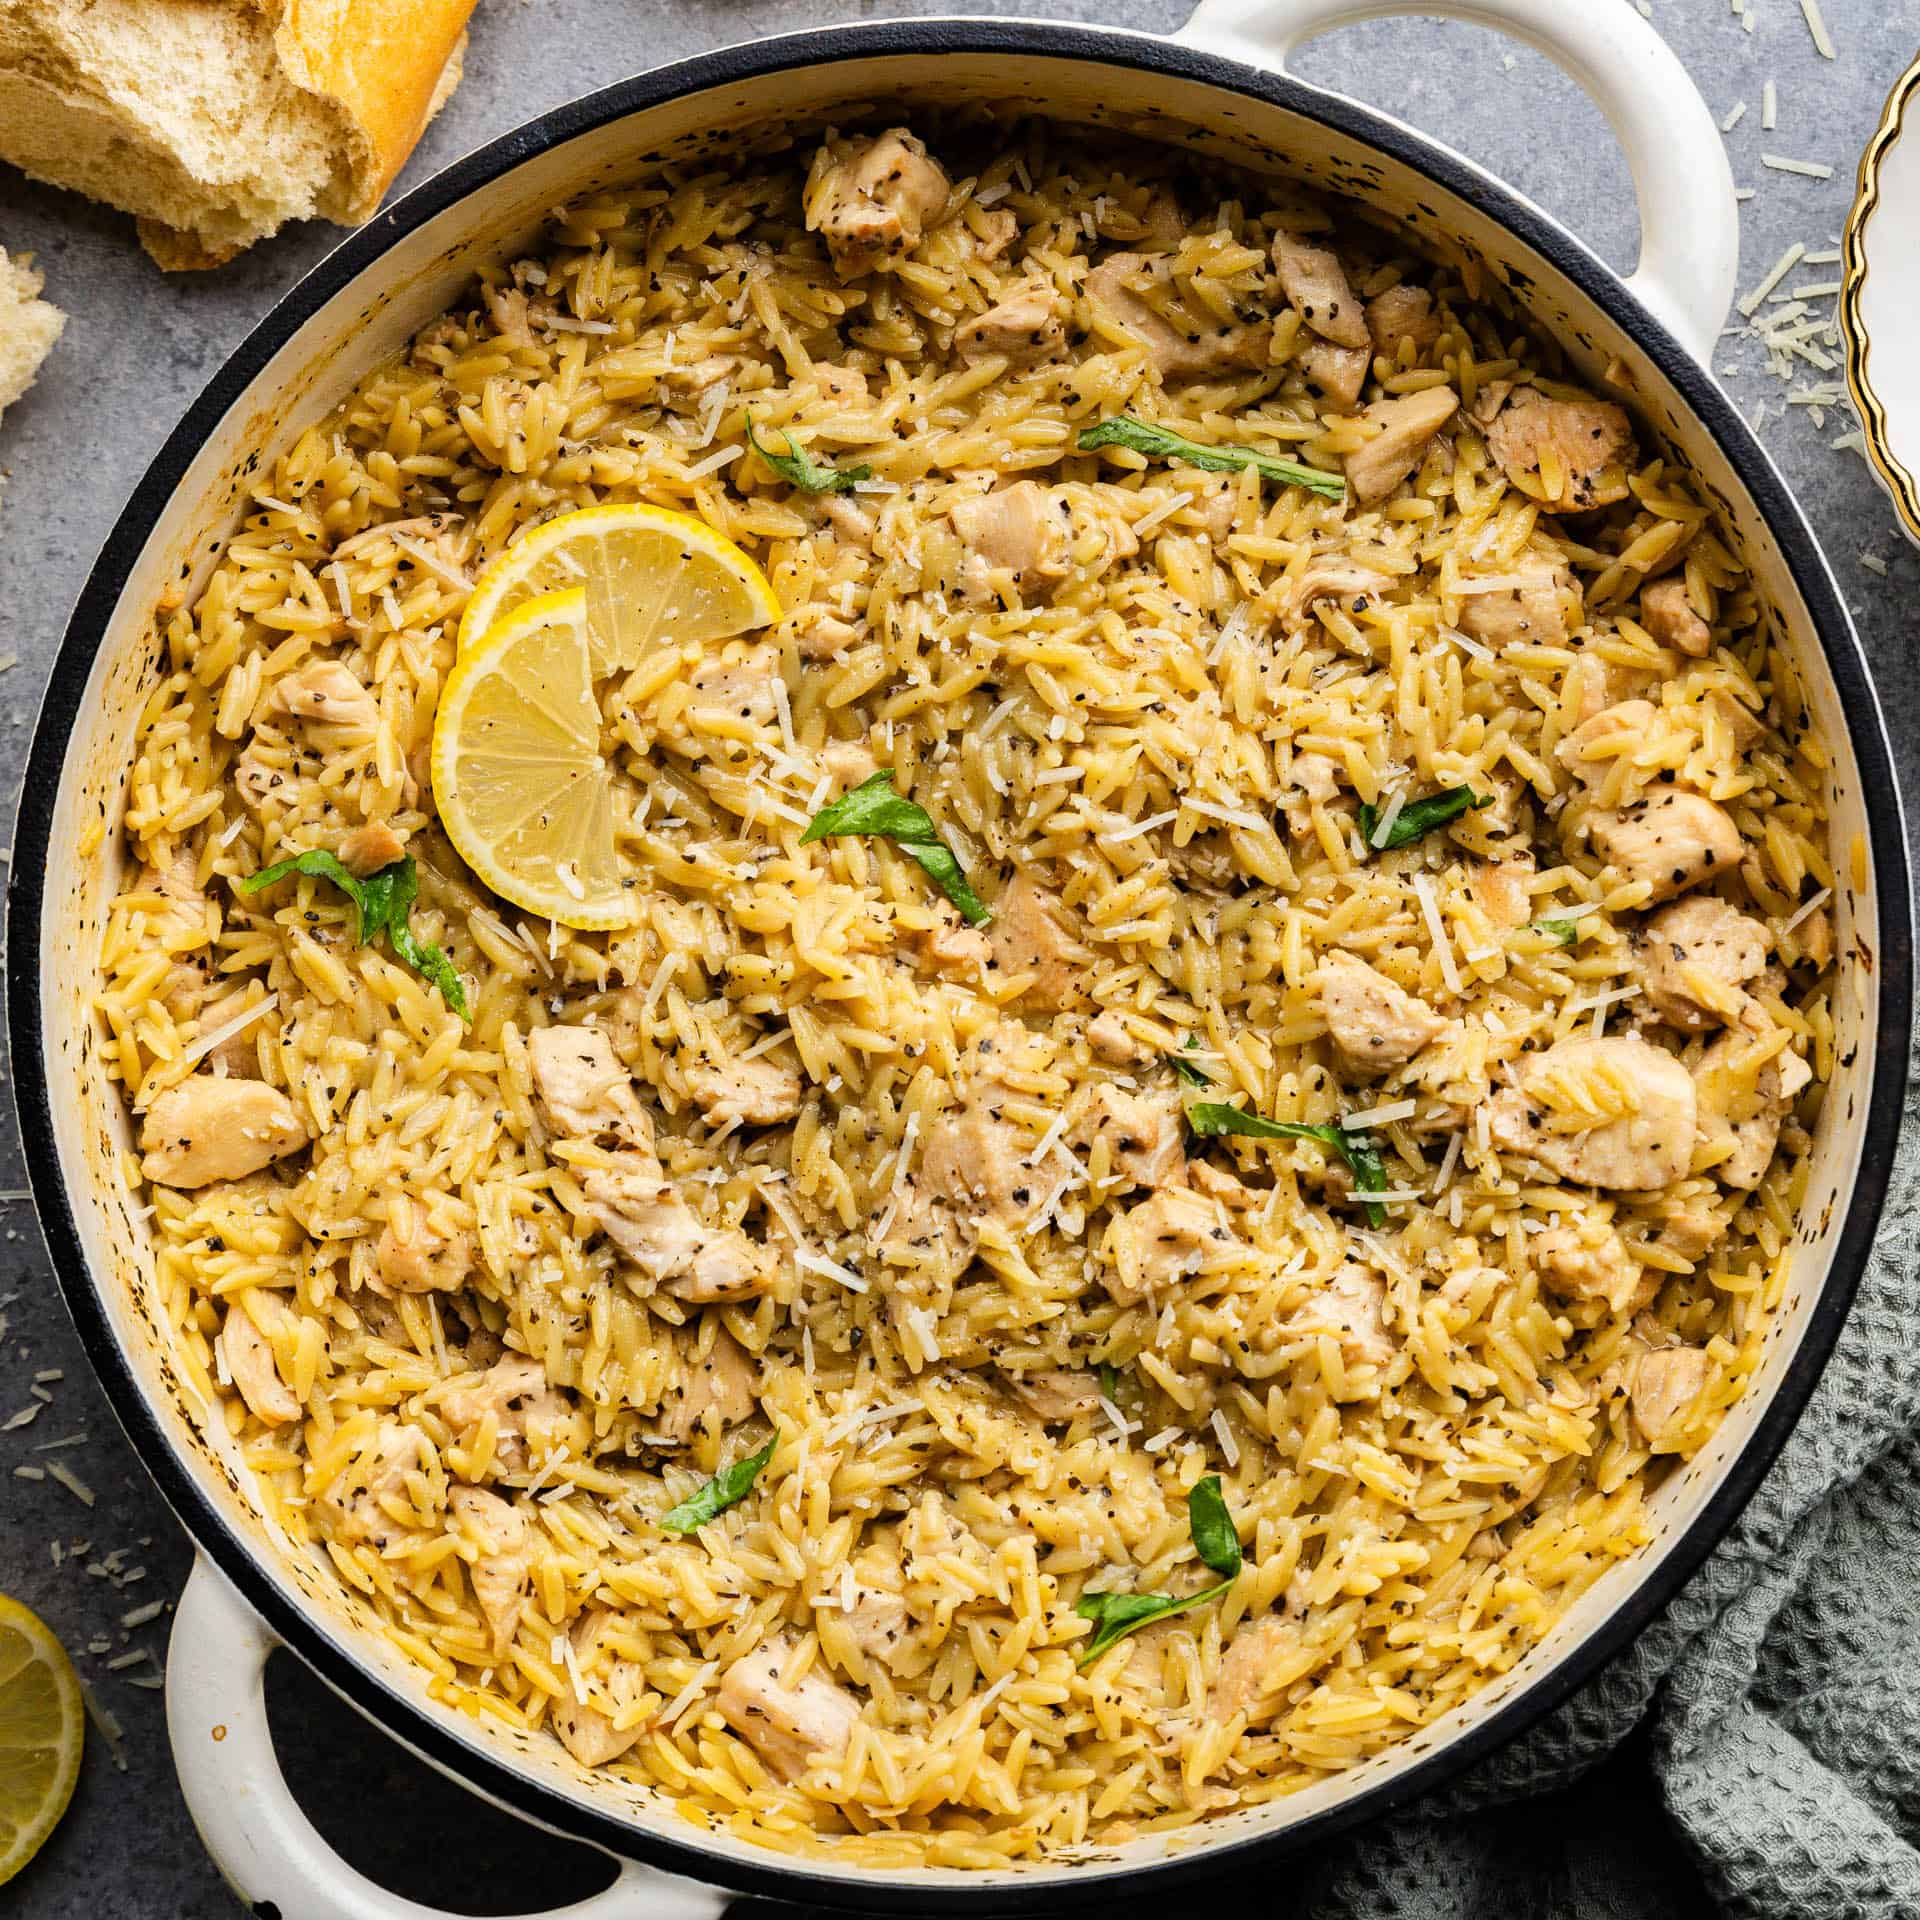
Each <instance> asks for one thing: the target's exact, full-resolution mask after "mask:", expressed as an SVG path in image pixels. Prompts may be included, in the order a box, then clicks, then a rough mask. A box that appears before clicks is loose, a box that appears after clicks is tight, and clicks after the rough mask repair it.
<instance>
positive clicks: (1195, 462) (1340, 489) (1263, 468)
mask: <svg viewBox="0 0 1920 1920" xmlns="http://www.w3.org/2000/svg"><path fill="white" fill-rule="evenodd" d="M1074 445H1075V446H1076V447H1078V448H1079V449H1080V451H1081V452H1082V453H1096V452H1098V451H1099V449H1100V448H1102V447H1128V448H1130V449H1131V450H1132V451H1133V452H1135V453H1144V454H1146V455H1147V456H1148V458H1149V459H1154V460H1178V461H1179V462H1180V463H1181V464H1182V465H1183V466H1189V467H1198V468H1199V469H1200V470H1201V471H1202V472H1203V473H1237V472H1238V471H1239V470H1240V469H1241V468H1243V467H1251V468H1252V469H1253V470H1254V472H1255V473H1257V474H1259V475H1260V476H1261V478H1262V479H1264V480H1273V481H1277V482H1278V483H1279V484H1280V485H1281V486H1283V487H1305V488H1307V489H1308V490H1309V491H1310V492H1313V493H1317V494H1320V495H1322V496H1323V497H1324V498H1326V499H1328V500H1340V499H1344V498H1345V497H1346V491H1347V483H1346V482H1345V481H1344V480H1343V479H1341V477H1340V476H1339V475H1338V474H1337V473H1322V472H1321V471H1320V469H1319V468H1318V467H1303V466H1302V465H1301V464H1300V463H1299V461H1297V460H1282V459H1281V458H1279V456H1278V455H1276V454H1271V453H1259V452H1256V451H1255V450H1254V449H1253V448H1252V447H1206V446H1202V445H1201V444H1200V442H1199V441H1197V440H1189V439H1187V438H1186V437H1185V435H1183V434H1178V433H1175V432H1174V431H1173V430H1172V429H1171V428H1169V427H1156V426H1153V425H1151V424H1150V423H1149V422H1147V421H1145V420H1136V419H1135V418H1134V417H1133V415H1132V414H1130V413H1116V414H1115V415H1114V416H1113V418H1112V419H1111V420H1102V421H1101V422H1100V424H1099V425H1098V426H1094V427H1086V428H1083V429H1082V431H1081V434H1080V437H1079V439H1077V440H1076V441H1075V442H1074Z"/></svg>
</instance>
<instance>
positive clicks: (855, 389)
mask: <svg viewBox="0 0 1920 1920" xmlns="http://www.w3.org/2000/svg"><path fill="white" fill-rule="evenodd" d="M807 371H808V377H809V378H810V379H811V380H812V381H813V384H814V387H815V389H816V390H817V391H818V393H819V395H820V397H821V399H823V400H846V401H858V400H865V399H868V398H869V397H870V395H869V392H868V387H867V376H866V375H865V374H864V373H862V372H861V371H860V369H859V368H858V367H836V366H835V365H834V364H833V363H832V362H831V361H829V360H816V361H815V362H814V363H813V365H812V366H811V367H810V368H809V369H808V370H807Z"/></svg>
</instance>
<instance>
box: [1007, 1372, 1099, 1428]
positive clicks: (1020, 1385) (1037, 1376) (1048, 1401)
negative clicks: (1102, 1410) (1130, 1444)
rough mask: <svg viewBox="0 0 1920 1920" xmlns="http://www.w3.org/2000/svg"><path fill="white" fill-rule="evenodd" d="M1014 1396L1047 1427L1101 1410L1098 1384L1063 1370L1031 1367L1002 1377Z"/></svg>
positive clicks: (1089, 1377)
mask: <svg viewBox="0 0 1920 1920" xmlns="http://www.w3.org/2000/svg"><path fill="white" fill-rule="evenodd" d="M1005 1379H1006V1382H1007V1388H1008V1391H1009V1392H1010V1393H1012V1395H1013V1397H1014V1398H1015V1399H1016V1400H1018V1401H1019V1402H1020V1404H1021V1405H1022V1406H1023V1407H1026V1408H1027V1409H1028V1410H1029V1411H1030V1412H1032V1413H1036V1414H1038V1415H1039V1417H1040V1418H1041V1419H1042V1420H1043V1421H1045V1422H1046V1423H1047V1424H1048V1425H1049V1426H1061V1425H1064V1424H1065V1423H1066V1422H1067V1421H1069V1420H1076V1419H1078V1418H1079V1417H1080V1415H1081V1414H1083V1413H1095V1412H1098V1411H1099V1407H1100V1382H1099V1381H1098V1380H1097V1379H1095V1378H1094V1376H1093V1375H1092V1374H1090V1373H1075V1372H1072V1371H1070V1370H1068V1369H1067V1368H1064V1367H1033V1368H1029V1369H1028V1370H1027V1371H1026V1372H1024V1373H1009V1374H1007V1375H1006V1376H1005Z"/></svg>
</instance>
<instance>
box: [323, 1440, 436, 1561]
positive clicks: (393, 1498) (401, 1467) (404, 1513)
mask: <svg viewBox="0 0 1920 1920" xmlns="http://www.w3.org/2000/svg"><path fill="white" fill-rule="evenodd" d="M426 1461H427V1442H426V1437H425V1435H423V1434H422V1433H421V1432H420V1430H419V1429H418V1428H417V1427H410V1426H408V1425H407V1424H406V1423H405V1422H404V1421H401V1420H383V1421H381V1423H380V1425H379V1426H378V1428H377V1429H376V1430H375V1432H374V1437H373V1444H372V1445H371V1446H369V1447H367V1448H365V1449H364V1450H363V1451H361V1452H360V1453H358V1454H357V1455H355V1456H354V1458H352V1459H351V1460H349V1461H348V1462H347V1464H346V1465H345V1466H344V1467H342V1468H341V1469H340V1471H339V1473H338V1474H336V1475H335V1476H334V1478H333V1479H332V1480H331V1481H330V1482H329V1483H328V1485H327V1488H326V1490H325V1492H323V1493H322V1494H321V1496H320V1499H319V1502H318V1506H319V1509H320V1512H321V1514H322V1515H323V1516H324V1518H325V1519H326V1522H327V1532H328V1533H329V1534H330V1536H331V1537H332V1538H333V1539H335V1540H337V1541H338V1542H339V1543H340V1544H341V1545H342V1546H357V1545H359V1544H360V1543H361V1542H365V1543H366V1544H367V1545H368V1546H370V1547H372V1548H373V1549H374V1550H375V1551H376V1552H384V1551H385V1550H386V1549H387V1548H388V1547H390V1546H392V1545H393V1543H394V1542H395V1541H396V1540H400V1539H403V1538H405V1536H406V1535H407V1534H409V1533H411V1532H414V1531H416V1530H417V1529H418V1528H419V1527H420V1526H421V1525H422V1524H424V1522H423V1518H422V1516H421V1514H420V1512H419V1510H418V1509H417V1508H416V1506H415V1505H414V1502H413V1500H412V1498H411V1496H410V1493H409V1491H408V1487H407V1477H408V1475H409V1474H413V1473H418V1472H420V1471H421V1470H422V1469H423V1468H424V1467H425V1466H426Z"/></svg>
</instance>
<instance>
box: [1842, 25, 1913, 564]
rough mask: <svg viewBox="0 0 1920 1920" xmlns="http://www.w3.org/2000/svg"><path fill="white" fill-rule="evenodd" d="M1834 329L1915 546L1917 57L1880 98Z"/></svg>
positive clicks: (1866, 428) (1883, 474) (1863, 420)
mask: <svg viewBox="0 0 1920 1920" xmlns="http://www.w3.org/2000/svg"><path fill="white" fill-rule="evenodd" d="M1841 249H1842V251H1841V258H1842V260H1843V262H1844V273H1843V279H1842V287H1841V295H1840V326H1841V330H1842V332H1843V333H1844V334H1845V336H1846V343H1847V387H1848V390H1849V391H1850V392H1851V393H1852V395H1853V404H1854V406H1855V407H1856V408H1857V409H1858V410H1859V414H1860V425H1861V430H1862V432H1863V434H1864V435H1865V439H1866V450H1867V461H1868V464H1869V465H1870V466H1871V467H1872V468H1873V470H1874V472H1875V474H1876V475H1878V477H1879V480H1880V484H1881V485H1882V486H1883V487H1885V488H1886V490H1887V492H1888V493H1889V494H1890V495H1891V496H1892V498H1893V504H1894V505H1895V507H1896V508H1898V509H1899V513H1900V519H1901V523H1902V525H1903V526H1904V527H1905V529H1906V533H1907V538H1908V539H1909V540H1912V541H1913V542H1914V543H1915V544H1916V545H1920V354H1915V352H1914V351H1913V347H1912V341H1913V316H1914V313H1915V311H1916V310H1920V59H1916V60H1915V61H1914V63H1913V65H1912V66H1910V67H1909V68H1908V69H1907V70H1906V72H1905V73H1903V74H1902V75H1901V76H1900V78H1899V79H1898V80H1897V81H1895V83H1894V87H1893V91H1892V92H1891V93H1890V94H1888V96H1887V104H1886V107H1885V109H1884V111H1883V112H1882V113H1881V115H1880V124H1879V126H1878V127H1877V128H1876V129H1875V130H1874V135H1873V138H1872V139H1871V140H1869V141H1868V142H1867V150H1866V152H1865V153H1864V154H1862V155H1861V157H1860V179H1859V183H1858V185H1857V187H1856V188H1855V191H1854V198H1853V209H1852V211H1851V212H1850V213H1849V214H1848V215H1847V226H1846V232H1845V234H1844V235H1843V237H1842V242H1841Z"/></svg>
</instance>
